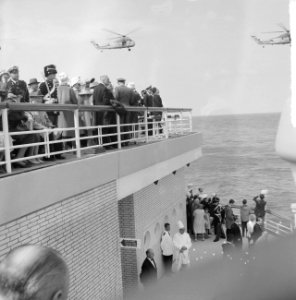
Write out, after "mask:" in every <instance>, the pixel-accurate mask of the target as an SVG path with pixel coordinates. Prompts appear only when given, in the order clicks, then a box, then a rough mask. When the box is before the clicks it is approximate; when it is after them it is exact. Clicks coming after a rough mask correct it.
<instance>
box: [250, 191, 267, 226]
mask: <svg viewBox="0 0 296 300" xmlns="http://www.w3.org/2000/svg"><path fill="white" fill-rule="evenodd" d="M253 201H255V204H256V207H255V215H256V217H257V219H258V218H261V219H262V220H263V221H264V218H265V206H266V201H265V196H264V194H263V192H262V191H261V193H260V195H259V196H256V197H254V199H253Z"/></svg>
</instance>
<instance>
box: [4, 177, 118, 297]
mask: <svg viewBox="0 0 296 300" xmlns="http://www.w3.org/2000/svg"><path fill="white" fill-rule="evenodd" d="M40 197H42V195H40ZM118 224H119V222H118V205H117V200H116V182H115V181H112V182H110V183H107V184H104V185H102V186H100V187H97V188H95V189H92V190H90V191H87V192H84V193H82V194H79V195H76V196H75V197H71V198H69V199H65V200H62V201H60V202H58V203H56V204H54V205H52V206H49V207H46V208H44V209H42V210H39V211H36V212H33V213H31V214H29V215H27V216H24V217H22V218H19V219H17V220H14V221H12V222H9V223H7V224H4V225H1V226H0V260H1V259H2V258H3V257H4V255H5V254H6V253H7V252H8V251H9V250H10V249H12V248H15V247H16V246H19V245H22V244H28V243H30V244H42V245H48V246H50V247H53V248H55V249H57V250H58V251H60V252H61V253H62V255H63V256H64V257H65V259H66V262H67V264H68V266H69V268H70V276H71V286H70V295H69V299H71V300H74V299H79V300H81V299H89V300H95V299H121V298H122V278H121V256H120V248H119V243H118V237H119V226H118Z"/></svg>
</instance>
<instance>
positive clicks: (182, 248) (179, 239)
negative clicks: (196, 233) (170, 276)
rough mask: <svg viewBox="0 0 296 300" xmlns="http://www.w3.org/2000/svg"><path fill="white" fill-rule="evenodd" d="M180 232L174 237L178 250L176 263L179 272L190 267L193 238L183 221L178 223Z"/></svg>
mask: <svg viewBox="0 0 296 300" xmlns="http://www.w3.org/2000/svg"><path fill="white" fill-rule="evenodd" d="M178 228H179V232H177V233H176V234H175V235H174V238H173V243H174V246H175V249H176V263H177V265H178V267H177V270H179V269H183V268H185V267H188V266H189V264H190V259H189V249H190V248H191V246H192V243H191V238H190V236H189V234H188V233H187V232H185V227H184V225H183V223H182V221H178Z"/></svg>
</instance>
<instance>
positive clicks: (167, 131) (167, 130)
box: [163, 111, 169, 139]
mask: <svg viewBox="0 0 296 300" xmlns="http://www.w3.org/2000/svg"><path fill="white" fill-rule="evenodd" d="M163 119H164V127H163V131H164V136H165V138H166V139H168V138H169V129H168V124H167V123H168V115H167V112H166V111H164V112H163Z"/></svg>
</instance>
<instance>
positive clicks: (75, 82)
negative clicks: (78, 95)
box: [70, 76, 82, 86]
mask: <svg viewBox="0 0 296 300" xmlns="http://www.w3.org/2000/svg"><path fill="white" fill-rule="evenodd" d="M77 83H79V84H82V82H81V79H80V76H77V77H74V78H72V79H71V84H70V85H71V86H74V85H75V84H77Z"/></svg>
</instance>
